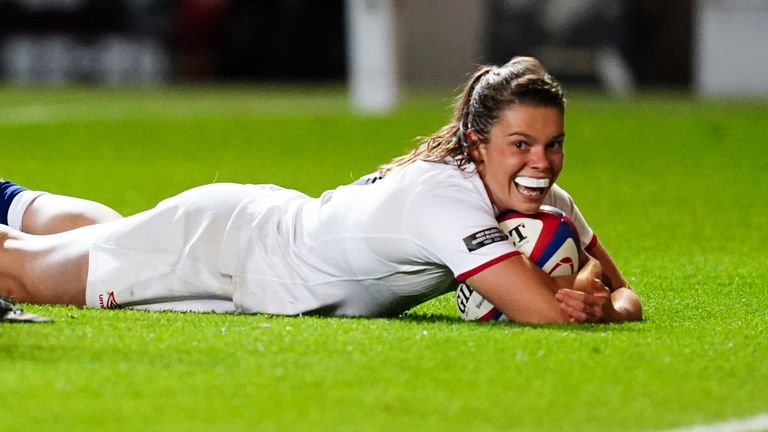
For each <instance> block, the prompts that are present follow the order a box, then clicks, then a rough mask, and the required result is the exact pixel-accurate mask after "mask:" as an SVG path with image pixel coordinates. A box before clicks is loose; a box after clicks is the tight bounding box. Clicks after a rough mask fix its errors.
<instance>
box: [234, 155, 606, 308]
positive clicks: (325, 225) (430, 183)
mask: <svg viewBox="0 0 768 432" xmlns="http://www.w3.org/2000/svg"><path fill="white" fill-rule="evenodd" d="M473 168H474V167H470V168H469V170H468V171H462V170H459V169H458V168H456V167H455V166H452V165H447V164H442V163H434V162H423V161H418V162H414V163H412V164H410V165H409V166H406V167H404V168H401V169H398V170H396V171H393V172H391V173H389V174H388V175H387V177H386V178H385V179H382V180H379V181H375V182H372V183H369V184H365V185H362V184H352V185H346V186H341V187H339V188H337V189H335V190H332V191H328V192H325V193H324V194H323V195H322V196H321V197H320V198H310V197H308V196H306V195H304V194H302V193H299V192H296V191H293V190H287V189H264V190H263V192H261V193H255V194H253V195H252V196H250V197H249V198H247V199H246V200H244V201H243V202H242V203H241V204H240V205H239V206H238V207H237V209H236V210H235V212H234V214H233V216H232V218H231V220H230V222H229V224H228V226H227V228H226V232H225V234H224V239H223V246H222V250H221V253H220V254H219V257H220V258H219V270H220V271H221V272H222V273H224V274H226V275H230V276H232V280H233V282H234V303H235V306H236V308H238V310H240V311H243V312H258V313H269V314H302V313H320V314H330V315H363V316H390V315H396V314H399V313H401V312H403V311H405V310H407V309H409V308H411V307H413V306H415V305H417V304H420V303H422V302H424V301H426V300H429V299H431V298H434V297H436V296H439V295H441V294H444V293H446V292H449V291H450V290H452V289H454V288H455V286H456V281H461V280H464V279H466V278H468V277H469V276H471V275H472V274H475V273H477V272H479V271H480V270H482V269H484V268H487V267H489V266H491V265H493V264H495V263H497V262H500V261H502V260H504V259H506V258H507V257H510V256H513V255H515V254H518V253H519V252H517V251H516V250H515V248H514V247H513V246H512V243H511V242H508V241H506V236H504V235H503V233H502V232H501V231H500V229H499V228H498V224H497V222H496V214H495V212H494V208H493V206H492V204H491V202H490V199H489V198H488V195H487V193H486V191H485V188H484V186H483V183H482V181H481V179H480V177H479V176H478V175H477V173H476V172H475V171H474V169H473ZM552 190H553V192H552V196H551V197H547V203H548V204H550V205H554V206H556V207H558V208H560V209H561V210H563V211H564V212H566V213H567V214H568V215H569V216H571V218H572V219H573V220H574V221H575V222H576V226H577V228H578V229H579V231H580V235H581V237H582V238H583V239H588V241H589V240H590V239H591V238H592V237H593V236H592V232H591V230H590V229H589V227H588V226H587V224H586V222H585V221H584V218H583V217H582V216H581V215H580V214H579V212H578V209H577V208H576V206H575V205H574V204H573V201H572V200H571V198H570V197H569V196H568V195H567V194H566V193H565V192H564V191H563V190H562V189H560V188H552Z"/></svg>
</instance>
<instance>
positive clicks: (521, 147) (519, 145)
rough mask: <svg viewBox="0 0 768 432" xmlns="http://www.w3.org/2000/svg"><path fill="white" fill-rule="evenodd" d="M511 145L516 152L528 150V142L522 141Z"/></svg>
mask: <svg viewBox="0 0 768 432" xmlns="http://www.w3.org/2000/svg"><path fill="white" fill-rule="evenodd" d="M512 145H513V146H514V147H515V148H516V149H518V150H525V149H526V148H528V141H524V140H518V141H513V142H512Z"/></svg>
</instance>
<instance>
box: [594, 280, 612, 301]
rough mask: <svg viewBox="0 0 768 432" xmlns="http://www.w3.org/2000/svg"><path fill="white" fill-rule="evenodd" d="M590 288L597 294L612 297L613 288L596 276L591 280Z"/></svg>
mask: <svg viewBox="0 0 768 432" xmlns="http://www.w3.org/2000/svg"><path fill="white" fill-rule="evenodd" d="M590 288H592V292H593V294H594V295H596V296H603V297H610V295H611V290H609V289H608V287H607V286H605V284H604V283H603V281H601V280H600V279H597V278H594V279H592V280H591V281H590Z"/></svg>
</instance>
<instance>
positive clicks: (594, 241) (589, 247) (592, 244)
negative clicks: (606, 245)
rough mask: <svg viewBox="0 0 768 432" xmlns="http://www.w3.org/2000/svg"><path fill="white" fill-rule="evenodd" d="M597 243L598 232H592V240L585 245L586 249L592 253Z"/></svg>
mask: <svg viewBox="0 0 768 432" xmlns="http://www.w3.org/2000/svg"><path fill="white" fill-rule="evenodd" d="M596 245H597V234H595V233H592V240H590V241H589V244H587V246H585V247H584V250H585V251H587V253H590V252H591V251H592V249H594V247H595V246H596Z"/></svg>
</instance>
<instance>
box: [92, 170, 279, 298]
mask: <svg viewBox="0 0 768 432" xmlns="http://www.w3.org/2000/svg"><path fill="white" fill-rule="evenodd" d="M280 189H281V188H278V187H277V186H272V185H240V184H231V183H218V184H212V185H206V186H201V187H197V188H194V189H191V190H188V191H186V192H183V193H181V194H179V195H177V196H175V197H172V198H169V199H167V200H165V201H163V202H161V203H160V204H158V205H157V207H155V208H154V209H152V210H148V211H145V212H142V213H139V214H136V215H133V216H130V217H127V218H124V219H121V220H117V221H114V222H109V223H106V224H103V225H101V226H100V227H99V228H98V229H99V230H100V231H101V233H100V234H99V235H98V239H97V240H96V241H95V243H94V244H93V245H92V246H91V248H90V253H89V259H88V264H89V268H88V280H87V285H86V291H85V299H86V305H87V306H89V307H95V308H105V309H111V308H120V307H128V308H138V309H151V310H179V311H214V312H234V311H235V310H236V308H235V305H234V303H233V301H232V297H233V283H232V277H231V276H230V275H227V274H223V273H222V272H221V271H220V269H219V264H218V263H219V254H220V252H221V246H222V244H221V243H222V239H223V237H224V233H225V230H226V228H227V225H228V223H229V220H230V218H231V216H232V214H233V212H234V211H235V209H236V208H237V207H238V205H239V204H240V203H241V202H242V201H243V200H244V199H245V198H247V197H248V196H249V195H252V194H253V193H254V192H264V191H268V190H280Z"/></svg>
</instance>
